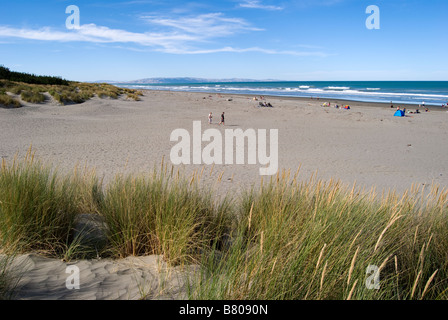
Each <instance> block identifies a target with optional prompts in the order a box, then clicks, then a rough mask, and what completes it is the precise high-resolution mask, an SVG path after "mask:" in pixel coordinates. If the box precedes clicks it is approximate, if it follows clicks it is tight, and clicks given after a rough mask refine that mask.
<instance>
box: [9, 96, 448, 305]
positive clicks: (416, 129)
mask: <svg viewBox="0 0 448 320" xmlns="http://www.w3.org/2000/svg"><path fill="white" fill-rule="evenodd" d="M144 93H145V95H144V97H142V101H137V102H136V101H125V100H124V99H119V100H111V99H97V98H95V99H92V100H90V101H88V102H85V103H83V104H80V105H69V106H59V105H58V104H57V103H54V102H51V101H50V102H48V103H46V104H43V105H31V104H26V103H25V104H26V106H25V107H23V108H20V109H1V108H0V128H1V129H0V130H1V136H0V157H1V158H6V159H9V160H11V159H12V158H13V157H14V155H15V154H16V153H18V154H20V155H23V154H25V153H26V151H27V149H28V148H29V147H30V145H32V146H33V149H34V150H35V151H36V152H37V155H38V156H39V157H40V158H41V159H44V160H45V161H49V162H51V163H53V164H55V165H57V166H59V167H60V168H61V169H62V170H72V169H73V168H74V166H75V165H76V164H78V165H87V166H88V167H94V168H96V171H97V173H98V175H99V176H101V177H104V181H105V183H107V182H108V181H110V179H111V178H113V176H114V175H115V174H116V173H123V172H143V171H148V170H152V169H153V168H154V166H158V165H159V164H160V163H161V160H162V158H164V159H165V162H167V163H168V164H169V163H170V162H169V160H170V150H171V148H172V147H173V146H174V145H175V144H176V143H174V142H170V134H171V132H172V131H173V130H175V129H178V128H182V129H186V130H188V131H189V132H190V133H192V125H193V121H198V120H200V121H202V128H203V130H205V129H208V128H210V127H213V128H217V129H218V130H221V131H222V132H224V130H225V129H236V128H241V129H243V130H246V129H248V128H253V129H278V133H279V140H278V142H279V147H278V152H279V167H280V169H291V170H292V171H293V172H295V171H296V169H297V168H298V167H299V166H300V167H301V171H300V172H301V177H302V178H303V179H308V178H309V177H310V176H311V175H312V174H313V173H315V172H316V171H317V176H318V177H319V178H323V179H329V178H335V179H339V180H340V181H341V182H342V183H344V184H348V185H351V184H353V183H354V182H355V181H356V183H357V185H358V186H359V187H365V188H367V189H370V188H372V187H374V186H375V187H376V188H377V192H381V190H386V191H387V190H390V189H395V190H397V191H398V192H400V193H401V192H403V191H404V190H406V189H408V188H410V187H411V185H412V184H416V185H419V186H423V185H431V184H433V183H434V184H438V185H440V186H441V187H444V188H446V187H447V186H448V171H447V166H446V158H447V155H448V134H447V133H448V113H447V112H446V111H445V110H441V109H436V108H431V110H430V112H427V113H426V112H423V113H421V114H408V115H407V116H406V117H404V118H397V117H393V114H394V112H395V109H391V108H390V107H389V106H387V105H380V104H368V103H357V102H350V103H349V104H350V107H351V110H338V109H335V108H333V107H329V108H328V107H325V108H324V107H322V104H323V102H325V101H323V100H316V99H291V98H279V97H266V101H267V102H270V103H271V104H272V105H273V106H274V108H259V107H258V101H254V100H253V99H252V97H250V96H244V95H222V96H219V95H216V94H206V93H182V92H166V91H145V92H144ZM229 100H231V101H229ZM331 102H332V103H334V102H335V101H334V100H331ZM341 102H342V101H339V103H341ZM414 109H415V107H414V108H412V109H408V110H414ZM209 112H213V115H214V124H212V125H211V126H210V125H209V124H208V119H207V117H208V114H209ZM222 112H225V114H226V126H219V125H218V124H217V122H218V121H219V116H220V114H221V113H222ZM205 145H206V144H205V143H204V144H203V146H205ZM268 150H269V149H268ZM203 167H204V166H200V165H196V166H194V165H190V166H181V169H182V170H185V172H187V173H190V172H193V171H195V170H201V169H202V168H203ZM259 168H260V165H259V164H257V165H216V166H214V168H212V167H211V166H205V173H204V175H203V180H204V182H205V183H206V184H207V183H208V184H213V185H215V183H216V180H217V177H218V176H219V175H220V174H221V173H222V172H224V173H223V176H222V182H221V183H219V184H217V185H216V186H217V188H218V191H219V192H221V193H227V192H230V193H238V191H239V190H241V189H242V188H243V189H244V188H247V187H248V186H250V185H252V184H258V183H259V181H260V175H259ZM21 259H22V260H23V261H28V262H29V265H30V268H31V269H30V270H31V271H29V272H27V273H26V274H25V276H24V278H23V279H22V281H23V283H22V285H23V288H24V289H26V290H22V295H19V298H24V299H39V298H58V299H64V298H66V299H127V298H130V299H134V298H136V296H137V294H136V292H137V291H138V290H136V287H135V285H133V284H132V285H131V284H130V283H129V282H130V279H131V278H132V277H133V275H132V274H131V273H127V271H124V272H123V273H122V274H123V275H124V276H123V277H121V278H120V277H118V276H117V275H118V274H119V272H117V273H114V274H112V273H111V271H110V270H111V269H113V268H115V267H116V268H121V265H115V266H114V264H117V263H118V264H119V263H120V262H110V263H109V262H103V261H89V262H82V268H83V269H82V270H84V272H87V274H88V275H87V276H86V278H87V279H89V280H86V286H87V287H88V288H86V289H85V291H82V292H81V291H79V292H78V293H70V292H65V291H64V290H66V289H65V279H66V277H67V275H66V274H65V273H64V272H65V267H64V264H62V263H61V262H53V264H52V263H50V262H48V261H47V260H45V259H44V258H39V257H35V256H32V255H31V256H25V257H22V258H21ZM148 259H149V258H148ZM108 263H109V264H108ZM149 264H150V265H152V267H154V262H152V263H149ZM140 267H141V266H140ZM140 267H137V273H136V274H137V277H140V278H139V279H149V278H151V275H145V271H144V270H143V269H144V268H143V269H141V268H140ZM139 268H140V269H139ZM54 270H56V271H54ZM142 270H143V271H142ZM148 270H149V269H148ZM134 274H135V273H134ZM49 275H52V276H51V278H50V276H49ZM81 275H82V274H81ZM151 279H152V278H151ZM54 281H56V282H54ZM58 281H59V282H58ZM61 281H62V283H60V282H61ZM134 282H135V281H134ZM92 283H93V284H92ZM114 284H115V286H116V287H117V290H116V291H115V293H116V294H115V293H114V294H112V293H110V292H109V291H108V289H107V288H111V287H113V286H114ZM51 286H54V287H51ZM61 286H63V288H62V289H61ZM131 287H132V288H131ZM173 287H176V285H175V284H174V285H173ZM39 288H45V289H42V290H40V289H39ZM105 288H106V289H105ZM58 290H62V291H63V292H59V291H58ZM120 290H121V291H120ZM148 290H149V291H151V290H153V289H148ZM125 291H126V292H127V293H125ZM155 291H157V290H155ZM174 291H176V290H174ZM171 296H172V297H175V298H178V297H180V296H181V295H177V296H176V294H173V295H171Z"/></svg>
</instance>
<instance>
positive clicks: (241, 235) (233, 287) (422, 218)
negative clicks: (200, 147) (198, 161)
mask: <svg viewBox="0 0 448 320" xmlns="http://www.w3.org/2000/svg"><path fill="white" fill-rule="evenodd" d="M199 178H200V175H199V174H197V173H196V174H194V175H193V176H191V177H185V176H183V175H182V174H180V173H179V172H178V171H175V170H174V169H173V168H169V167H167V166H166V165H163V164H162V166H161V167H160V168H155V169H154V170H153V171H152V172H149V173H146V174H141V175H117V176H116V178H115V179H114V180H113V181H111V182H110V183H109V184H108V185H107V186H104V185H103V184H102V182H101V181H100V180H99V179H98V178H97V177H96V174H95V172H94V171H92V170H87V169H82V170H81V169H80V168H77V169H76V170H74V171H73V172H71V173H68V174H66V173H64V174H63V173H61V172H58V171H57V170H56V169H55V168H53V167H52V166H50V165H48V164H45V165H44V164H42V163H41V162H40V161H38V160H36V159H35V157H34V156H33V153H32V152H30V153H29V154H28V155H27V156H26V158H25V159H17V158H16V159H14V160H13V161H10V162H7V161H6V160H3V161H2V166H1V171H0V253H3V254H12V253H19V254H20V253H26V252H37V253H40V254H44V255H47V256H50V257H57V258H60V259H65V260H69V259H71V258H73V257H81V256H84V257H88V254H85V255H83V252H85V251H86V250H88V249H89V248H86V247H84V246H82V245H79V243H80V242H79V239H77V237H76V236H75V234H74V232H73V226H74V222H75V219H76V216H77V215H78V214H81V213H82V214H86V213H88V214H91V215H95V216H97V217H100V218H101V219H102V221H104V223H105V225H106V226H107V228H105V234H106V241H105V245H104V246H103V247H101V249H100V250H99V251H98V248H96V250H97V252H96V254H97V255H98V256H100V257H107V258H112V259H120V258H124V257H127V256H143V255H151V254H157V255H162V256H163V257H164V259H165V260H166V262H167V263H168V264H169V265H171V266H187V265H191V264H196V265H199V266H200V268H199V270H200V271H199V274H195V275H193V276H192V277H191V278H190V279H188V283H189V285H188V295H189V298H191V299H219V300H240V299H243V300H259V299H263V300H296V299H300V300H301V299H308V300H319V299H324V300H333V299H335V300H341V299H352V300H363V299H367V300H372V299H374V300H376V299H385V300H402V299H403V300H412V299H430V300H435V299H447V298H448V274H447V273H448V266H447V264H448V238H447V237H446V234H447V227H448V224H447V223H448V216H447V211H448V198H447V197H448V192H447V191H446V190H440V189H438V188H437V187H436V186H434V187H433V188H432V189H431V190H426V191H425V190H419V189H417V188H414V187H413V188H410V190H409V191H408V192H406V193H405V194H404V195H401V196H400V195H398V194H395V193H393V192H391V193H388V194H381V195H377V194H375V193H374V191H371V192H361V191H359V190H357V189H356V188H355V187H353V188H347V187H345V186H343V185H341V184H340V183H338V182H337V181H331V180H330V181H321V180H318V179H316V178H314V177H312V178H311V179H309V180H308V181H304V180H303V179H299V176H298V173H296V174H295V175H291V174H290V173H289V172H283V173H282V174H279V175H277V176H276V177H274V178H273V179H271V181H267V182H265V183H261V184H260V185H259V186H256V187H255V186H254V187H253V188H252V189H251V190H247V191H246V192H245V193H244V194H242V195H241V197H233V196H232V197H230V196H227V197H216V195H215V194H214V191H213V190H212V188H209V187H207V186H203V185H202V184H201V182H200V179H199ZM4 274H6V273H5V272H3V273H2V272H1V268H0V284H1V279H2V277H3V278H4V277H5V276H4ZM0 290H1V288H0Z"/></svg>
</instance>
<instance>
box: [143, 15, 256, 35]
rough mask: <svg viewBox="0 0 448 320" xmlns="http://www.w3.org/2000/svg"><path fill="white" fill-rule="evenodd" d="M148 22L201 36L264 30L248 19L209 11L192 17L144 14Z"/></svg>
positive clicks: (144, 18)
mask: <svg viewBox="0 0 448 320" xmlns="http://www.w3.org/2000/svg"><path fill="white" fill-rule="evenodd" d="M141 18H142V19H143V20H145V21H146V22H148V23H151V24H155V25H159V26H164V27H170V28H172V29H174V30H175V31H182V32H186V33H188V34H194V35H195V36H198V37H200V38H217V37H226V36H231V35H234V34H237V33H241V32H246V31H262V30H263V29H260V28H255V27H252V26H251V25H250V24H249V23H248V22H247V21H246V20H244V19H240V18H227V17H225V16H224V15H223V14H222V13H209V14H202V15H198V16H192V17H180V18H178V19H173V18H161V17H157V16H142V17H141Z"/></svg>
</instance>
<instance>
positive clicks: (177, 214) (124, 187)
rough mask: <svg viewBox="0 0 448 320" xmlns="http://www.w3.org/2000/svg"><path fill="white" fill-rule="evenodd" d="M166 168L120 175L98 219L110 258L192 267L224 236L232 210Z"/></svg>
mask: <svg viewBox="0 0 448 320" xmlns="http://www.w3.org/2000/svg"><path fill="white" fill-rule="evenodd" d="M191 181H192V180H190V181H189V180H188V179H186V178H182V177H180V176H179V175H175V174H173V171H172V170H170V171H169V170H167V169H166V168H165V169H164V170H161V171H157V170H154V171H153V172H152V173H150V174H148V175H141V176H138V177H134V176H125V177H124V176H121V175H118V176H117V177H116V178H115V180H114V181H113V182H112V183H111V184H110V185H109V187H108V188H107V189H106V191H105V197H104V203H103V206H102V207H101V209H100V211H101V214H102V215H103V216H104V218H105V221H106V224H107V226H108V228H109V243H110V244H111V248H112V251H113V252H114V256H118V257H126V256H129V255H133V256H136V255H149V254H157V255H163V256H164V258H165V260H166V261H167V262H169V263H170V264H171V265H177V264H186V263H195V262H197V261H198V260H199V257H200V256H201V255H202V254H203V253H204V252H206V251H209V250H210V249H211V247H212V246H213V244H216V243H218V242H220V241H222V240H223V238H224V237H225V236H226V234H227V233H228V229H229V227H228V226H229V221H231V216H230V212H231V210H230V206H229V204H228V202H227V201H225V200H224V201H222V202H219V203H216V202H215V201H214V199H213V196H212V194H211V193H210V192H208V191H206V190H204V189H200V188H199V186H198V185H197V184H195V183H191Z"/></svg>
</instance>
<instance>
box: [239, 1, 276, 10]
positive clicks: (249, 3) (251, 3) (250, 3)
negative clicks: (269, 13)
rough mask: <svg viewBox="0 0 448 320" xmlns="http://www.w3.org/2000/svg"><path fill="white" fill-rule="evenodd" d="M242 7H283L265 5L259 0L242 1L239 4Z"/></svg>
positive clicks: (272, 8) (268, 8) (267, 8)
mask: <svg viewBox="0 0 448 320" xmlns="http://www.w3.org/2000/svg"><path fill="white" fill-rule="evenodd" d="M239 6H240V7H242V8H250V9H263V10H283V9H284V8H283V7H279V6H272V5H265V4H262V3H261V2H260V1H259V0H246V1H244V2H243V3H240V4H239Z"/></svg>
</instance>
